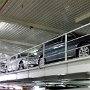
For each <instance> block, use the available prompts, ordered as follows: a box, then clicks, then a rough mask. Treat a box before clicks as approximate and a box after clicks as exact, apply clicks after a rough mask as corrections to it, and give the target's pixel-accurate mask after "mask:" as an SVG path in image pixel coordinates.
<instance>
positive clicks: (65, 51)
mask: <svg viewBox="0 0 90 90" xmlns="http://www.w3.org/2000/svg"><path fill="white" fill-rule="evenodd" d="M65 61H67V33H65Z"/></svg>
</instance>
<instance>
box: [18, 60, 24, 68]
mask: <svg viewBox="0 0 90 90" xmlns="http://www.w3.org/2000/svg"><path fill="white" fill-rule="evenodd" d="M20 69H24V63H23V61H20V63H19V70H20Z"/></svg>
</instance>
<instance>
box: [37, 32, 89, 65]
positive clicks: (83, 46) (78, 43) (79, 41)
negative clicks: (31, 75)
mask: <svg viewBox="0 0 90 90" xmlns="http://www.w3.org/2000/svg"><path fill="white" fill-rule="evenodd" d="M88 44H90V35H85V36H82V34H76V33H69V34H68V35H67V58H73V57H82V56H88V55H89V54H90V46H88ZM41 49H42V48H41ZM41 49H39V52H40V51H41ZM44 52H45V55H44V63H45V64H48V63H52V62H57V61H64V60H65V36H62V37H59V38H57V39H55V40H52V41H49V42H47V43H46V44H45V51H44ZM38 55H39V64H40V63H41V62H42V58H43V53H42V52H41V53H38Z"/></svg>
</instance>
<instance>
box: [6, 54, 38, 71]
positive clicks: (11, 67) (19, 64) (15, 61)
mask: <svg viewBox="0 0 90 90" xmlns="http://www.w3.org/2000/svg"><path fill="white" fill-rule="evenodd" d="M37 65H38V61H37V59H35V56H34V55H29V56H27V54H19V55H18V57H16V56H13V57H12V58H11V60H9V61H8V62H7V63H6V69H7V71H8V72H10V71H15V70H20V69H25V68H29V67H35V66H37Z"/></svg>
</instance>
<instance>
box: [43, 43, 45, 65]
mask: <svg viewBox="0 0 90 90" xmlns="http://www.w3.org/2000/svg"><path fill="white" fill-rule="evenodd" d="M44 59H45V44H43V65H44V62H45V61H44Z"/></svg>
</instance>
